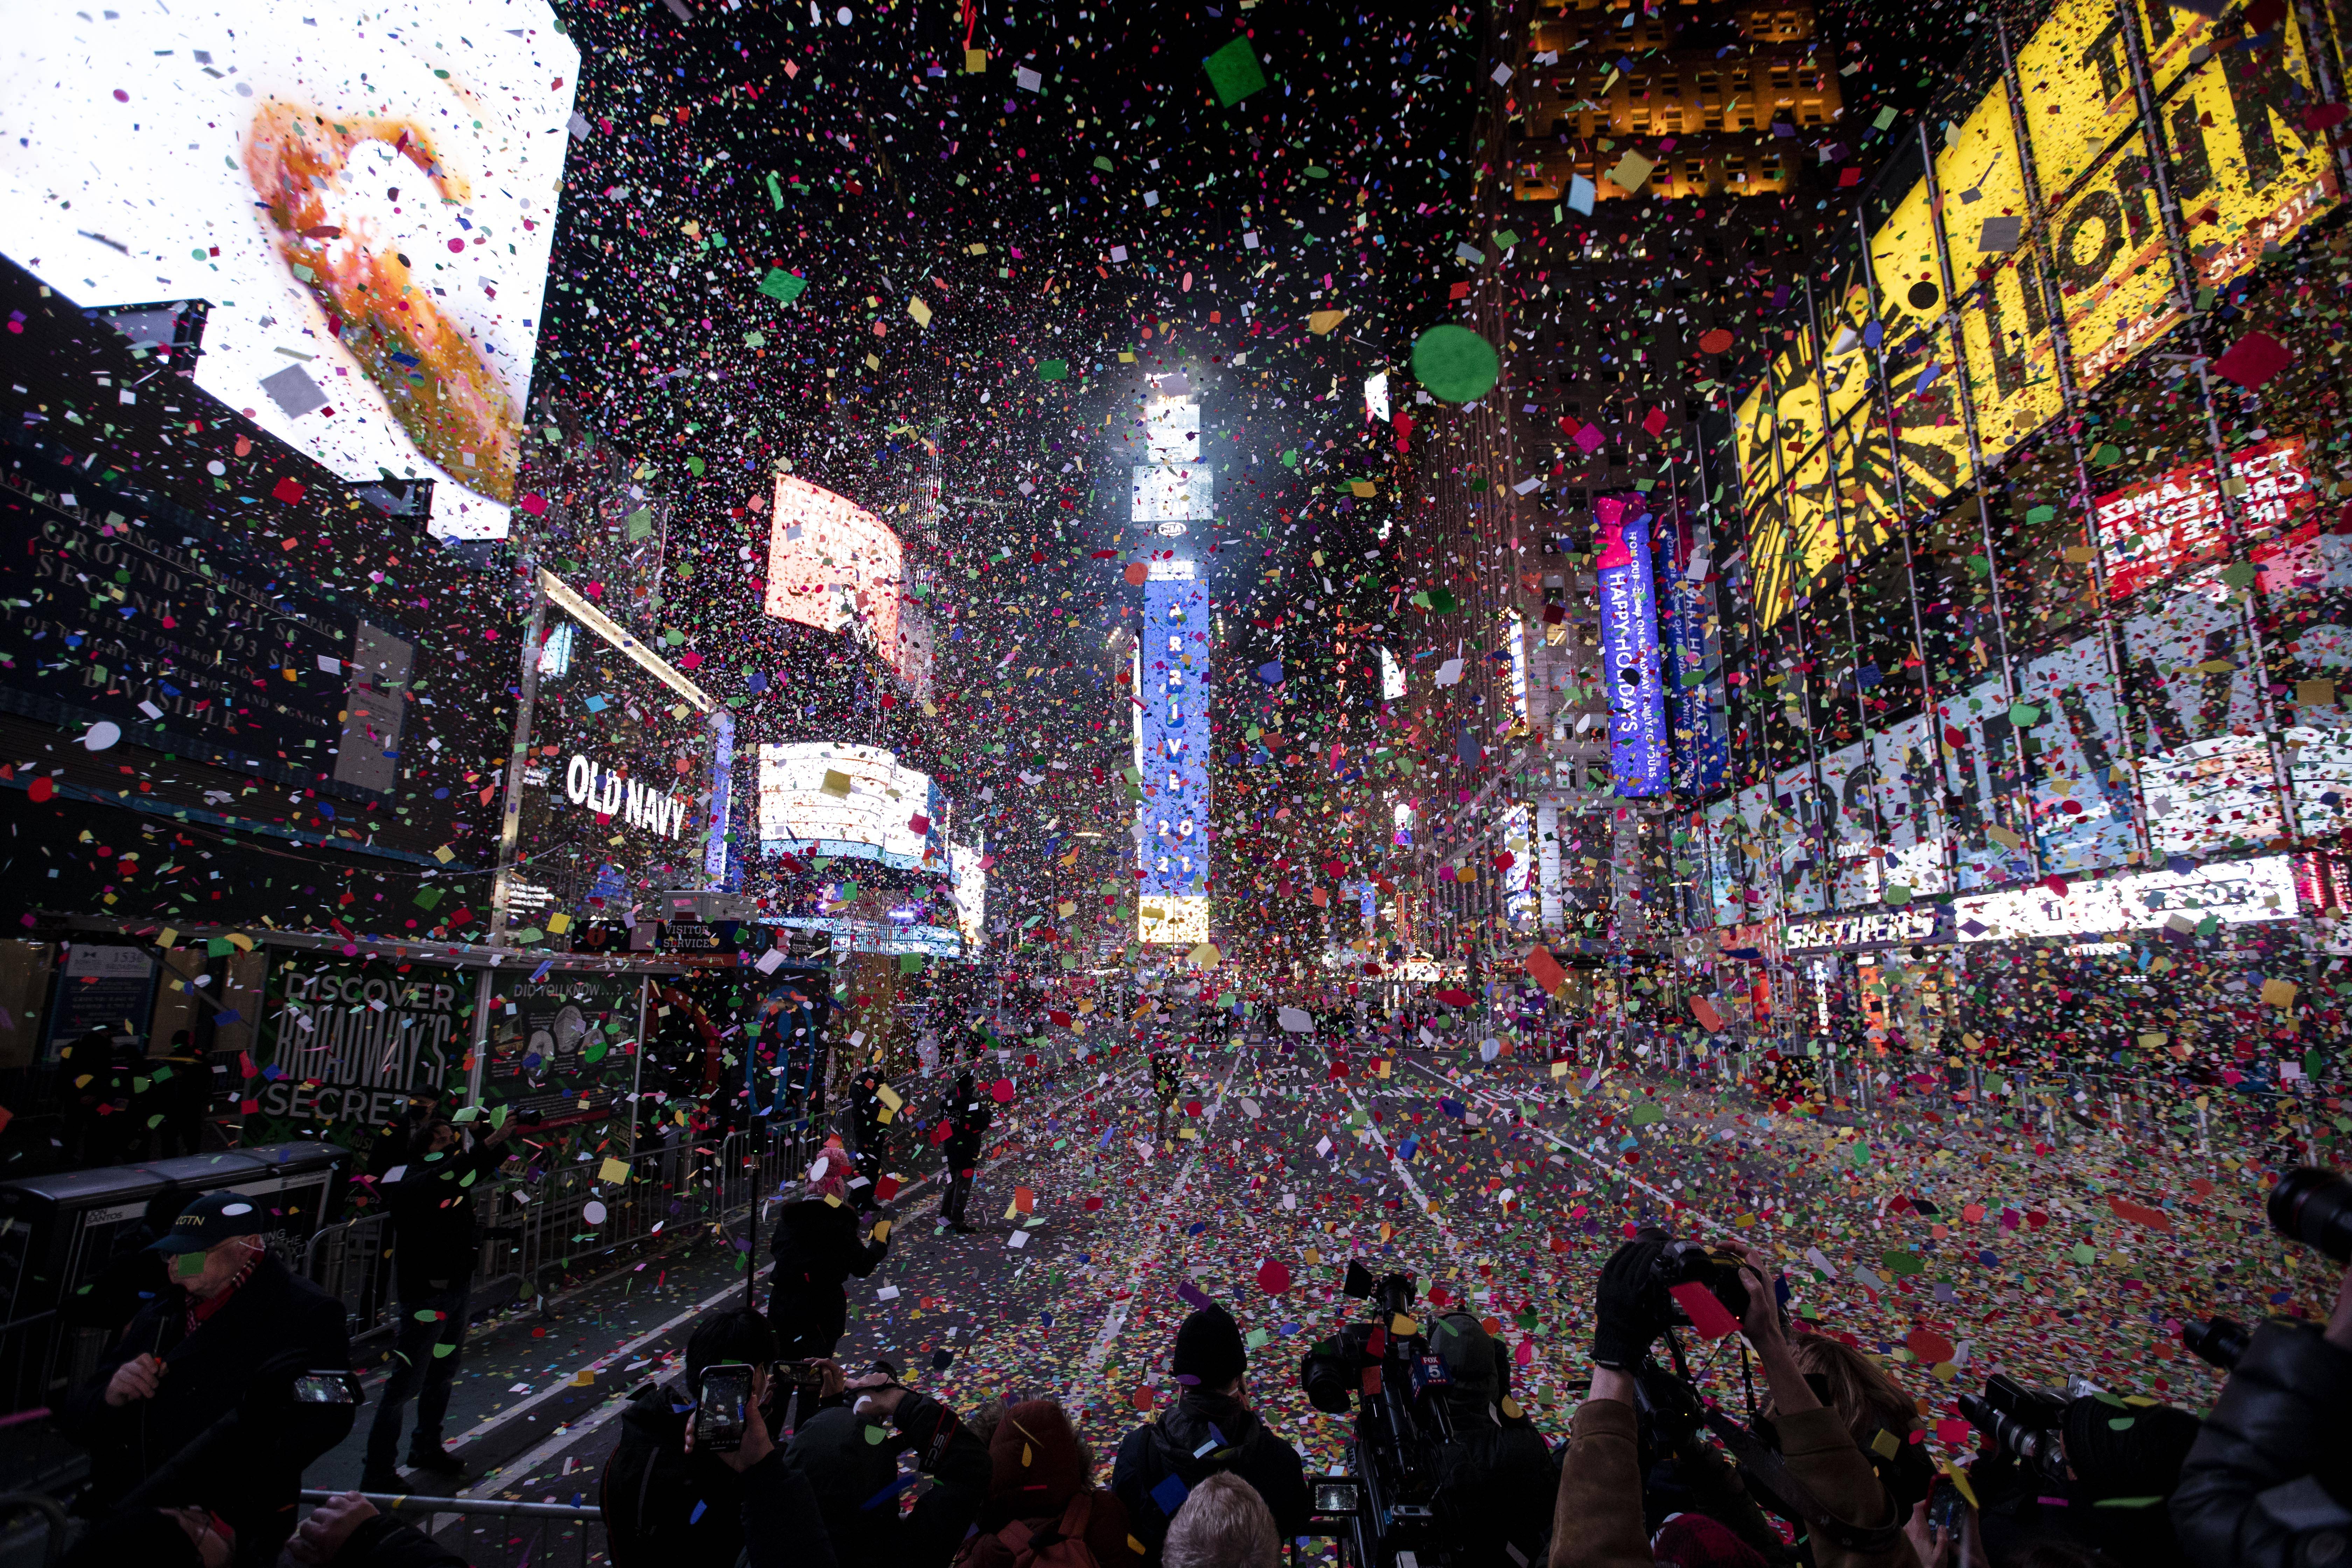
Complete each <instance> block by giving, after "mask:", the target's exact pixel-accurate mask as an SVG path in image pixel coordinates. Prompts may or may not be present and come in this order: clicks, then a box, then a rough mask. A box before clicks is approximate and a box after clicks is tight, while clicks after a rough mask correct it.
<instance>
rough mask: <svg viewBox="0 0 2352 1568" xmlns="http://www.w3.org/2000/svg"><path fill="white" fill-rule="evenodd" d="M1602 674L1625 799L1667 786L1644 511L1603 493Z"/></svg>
mask: <svg viewBox="0 0 2352 1568" xmlns="http://www.w3.org/2000/svg"><path fill="white" fill-rule="evenodd" d="M1592 510H1593V516H1594V518H1595V520H1596V521H1598V523H1599V524H1600V530H1601V558H1600V560H1599V561H1598V562H1596V563H1594V564H1595V566H1596V568H1597V569H1598V571H1599V573H1600V576H1601V679H1602V680H1603V681H1604V682H1605V683H1606V684H1607V686H1608V689H1609V772H1610V776H1611V778H1612V780H1613V781H1614V782H1615V788H1616V793H1617V794H1618V795H1623V796H1626V797H1629V798H1632V797H1638V796H1643V795H1663V794H1664V793H1665V789H1666V705H1665V692H1664V688H1663V687H1662V686H1661V684H1660V681H1659V674H1660V671H1659V668H1658V666H1659V657H1658V603H1657V594H1656V583H1655V580H1654V577H1653V575H1652V573H1653V571H1654V566H1653V564H1652V561H1651V556H1650V514H1649V512H1648V511H1646V510H1643V509H1642V507H1641V504H1640V502H1639V500H1629V499H1627V498H1625V497H1622V496H1601V497H1600V498H1599V499H1597V500H1595V501H1594V502H1593V509H1592Z"/></svg>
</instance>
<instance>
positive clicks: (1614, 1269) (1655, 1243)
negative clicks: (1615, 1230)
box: [1592, 1227, 1666, 1372]
mask: <svg viewBox="0 0 2352 1568" xmlns="http://www.w3.org/2000/svg"><path fill="white" fill-rule="evenodd" d="M1665 1244H1666V1233H1665V1232H1664V1231H1662V1230H1658V1229H1655V1228H1646V1227H1645V1228H1644V1229H1643V1230H1642V1231H1641V1232H1640V1234H1639V1235H1638V1236H1637V1237H1635V1239H1633V1240H1632V1241H1629V1242H1627V1243H1626V1244H1625V1245H1624V1246H1622V1247H1619V1248H1618V1249H1617V1250H1616V1251H1615V1252H1613V1253H1612V1254H1611V1255H1610V1258H1609V1261H1608V1262H1607V1263H1605V1264H1603V1265H1602V1266H1601V1286H1600V1289H1597V1290H1595V1291H1594V1292H1593V1294H1592V1309H1593V1317H1594V1320H1595V1321H1594V1323H1593V1327H1592V1359H1593V1360H1594V1361H1596V1362H1598V1363H1601V1365H1602V1366H1605V1367H1609V1368H1612V1370H1614V1371H1618V1372H1631V1371H1632V1370H1633V1368H1635V1367H1637V1366H1639V1365H1641V1363H1642V1358H1643V1356H1644V1355H1646V1354H1647V1353H1648V1352H1649V1349H1650V1342H1652V1341H1653V1340H1655V1339H1656V1338H1657V1337H1658V1336H1659V1335H1660V1334H1662V1333H1664V1331H1665V1328H1666V1325H1665V1322H1664V1320H1662V1319H1660V1318H1659V1317H1657V1316H1656V1315H1655V1313H1654V1312H1653V1310H1651V1308H1650V1305H1649V1300H1648V1299H1649V1295H1650V1268H1651V1265H1653V1264H1654V1263H1655V1262H1656V1261H1657V1258H1658V1254H1659V1252H1660V1251H1661V1250H1663V1249H1664V1247H1665Z"/></svg>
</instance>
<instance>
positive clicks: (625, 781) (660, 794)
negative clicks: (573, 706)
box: [563, 752, 692, 838]
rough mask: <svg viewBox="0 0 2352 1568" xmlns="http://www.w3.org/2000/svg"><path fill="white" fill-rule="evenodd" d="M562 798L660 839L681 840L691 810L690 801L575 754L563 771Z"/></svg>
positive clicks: (592, 759) (591, 758) (578, 753)
mask: <svg viewBox="0 0 2352 1568" xmlns="http://www.w3.org/2000/svg"><path fill="white" fill-rule="evenodd" d="M563 798H564V799H566V800H568V801H570V802H571V803H572V805H584V806H586V807H587V808H588V809H589V810H591V811H593V812H596V813H598V814H599V815H600V816H609V817H611V818H613V819H614V821H616V822H620V823H623V824H625V826H630V827H635V828H637V829H640V830H642V831H644V832H647V833H651V834H653V835H655V836H656V837H661V838H677V837H682V830H683V829H684V827H685V826H686V818H687V814H688V811H690V810H691V809H692V805H691V803H690V802H688V801H687V800H684V799H682V798H680V797H679V796H677V795H671V794H669V793H667V791H664V790H659V789H656V788H655V787H654V786H653V785H652V784H647V783H646V782H645V781H644V780H642V779H635V778H628V777H625V776H623V775H622V774H620V773H615V772H614V771H613V770H612V769H611V768H610V767H608V766H606V765H605V764H604V763H599V762H597V761H596V760H595V759H594V758H593V757H588V756H583V755H582V754H581V753H580V752H573V753H572V761H571V762H570V763H568V764H567V765H566V766H565V768H564V770H563Z"/></svg>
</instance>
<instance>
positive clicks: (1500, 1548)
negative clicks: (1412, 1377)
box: [1277, 1392, 1552, 1568]
mask: <svg viewBox="0 0 2352 1568" xmlns="http://www.w3.org/2000/svg"><path fill="white" fill-rule="evenodd" d="M1447 1407H1448V1414H1449V1415H1451V1416H1452V1417H1453V1421H1454V1436H1453V1438H1452V1439H1451V1440H1450V1441H1448V1442H1447V1443H1446V1444H1445V1446H1444V1447H1443V1448H1441V1449H1439V1450H1438V1455H1437V1474H1438V1479H1439V1488H1440V1489H1439V1492H1438V1514H1439V1520H1440V1522H1441V1524H1442V1526H1443V1527H1444V1529H1445V1530H1446V1531H1448V1532H1449V1534H1451V1535H1452V1537H1453V1538H1454V1539H1455V1540H1457V1541H1459V1542H1461V1544H1462V1549H1463V1550H1462V1553H1461V1558H1460V1560H1461V1562H1462V1563H1465V1564H1468V1565H1477V1568H1511V1565H1512V1564H1513V1563H1516V1562H1530V1563H1531V1562H1534V1561H1535V1560H1536V1557H1537V1555H1538V1552H1540V1551H1541V1550H1542V1546H1543V1540H1544V1532H1545V1531H1548V1530H1549V1529H1550V1528H1551V1496H1552V1462H1551V1449H1550V1448H1549V1447H1547V1446H1546V1445H1545V1443H1544V1440H1543V1435H1542V1434H1541V1433H1539V1432H1538V1431H1537V1430H1536V1428H1535V1424H1534V1423H1533V1422H1531V1421H1529V1420H1528V1418H1527V1417H1526V1416H1525V1415H1503V1414H1502V1413H1501V1411H1500V1410H1499V1409H1498V1408H1497V1407H1496V1405H1495V1404H1494V1402H1493V1401H1492V1400H1491V1399H1488V1398H1487V1397H1486V1396H1485V1395H1483V1394H1478V1395H1468V1394H1463V1393H1458V1392H1457V1393H1455V1394H1449V1395H1448V1397H1447ZM1277 1517H1279V1516H1277ZM1514 1548H1516V1549H1517V1552H1518V1556H1517V1558H1516V1559H1515V1558H1514V1557H1513V1556H1512V1554H1511V1553H1512V1549H1514Z"/></svg>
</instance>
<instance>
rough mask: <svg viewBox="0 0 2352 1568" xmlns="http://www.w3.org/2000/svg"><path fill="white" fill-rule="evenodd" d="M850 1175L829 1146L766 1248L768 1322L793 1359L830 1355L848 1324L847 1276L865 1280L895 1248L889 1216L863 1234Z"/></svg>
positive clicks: (784, 1211) (839, 1155) (846, 1164)
mask: <svg viewBox="0 0 2352 1568" xmlns="http://www.w3.org/2000/svg"><path fill="white" fill-rule="evenodd" d="M848 1174H849V1161H848V1158H847V1157H846V1156H845V1155H844V1154H843V1153H842V1152H841V1150H840V1149H839V1148H838V1147H836V1146H833V1145H830V1144H829V1145H827V1147H826V1148H825V1149H824V1152H822V1153H821V1154H819V1155H818V1156H817V1162H816V1163H815V1164H814V1166H812V1167H810V1170H809V1175H808V1183H807V1185H806V1187H805V1188H804V1189H803V1196H801V1197H800V1198H798V1199H796V1200H794V1201H793V1202H792V1203H788V1204H786V1205H783V1207H782V1209H781V1210H780V1211H778V1213H777V1215H776V1234H775V1238H774V1240H773V1241H772V1242H771V1243H770V1244H769V1249H768V1250H769V1252H770V1254H771V1255H772V1257H773V1258H775V1260H776V1268H775V1273H774V1275H773V1276H772V1279H770V1281H769V1291H768V1324H769V1326H770V1327H771V1328H772V1329H773V1330H774V1331H775V1334H776V1340H777V1343H778V1345H779V1347H780V1349H781V1352H782V1355H783V1357H784V1359H786V1360H788V1361H797V1360H803V1359H808V1358H812V1357H814V1358H823V1357H827V1356H830V1355H832V1354H833V1350H834V1347H835V1345H837V1344H839V1343H840V1342H841V1336H842V1335H843V1334H844V1333H845V1332H847V1331H848V1329H849V1292H848V1291H847V1290H845V1289H843V1282H844V1281H845V1280H846V1279H848V1278H849V1277H850V1276H851V1275H853V1274H854V1275H856V1277H857V1278H859V1279H865V1278H866V1276H867V1275H869V1274H871V1273H873V1272H874V1270H875V1268H877V1266H879V1265H880V1263H881V1261H882V1259H883V1258H884V1257H885V1256H887V1254H888V1252H889V1250H890V1222H889V1221H888V1220H887V1219H883V1220H878V1221H877V1222H876V1223H875V1226H874V1228H873V1230H872V1231H871V1232H870V1233H867V1232H865V1231H864V1230H863V1229H862V1227H861V1226H860V1223H859V1220H858V1214H857V1211H856V1209H855V1208H853V1207H851V1206H850V1205H849V1204H848V1203H847V1202H846V1201H845V1198H844V1195H843V1194H844V1191H845V1185H846V1184H847V1182H848Z"/></svg>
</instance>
